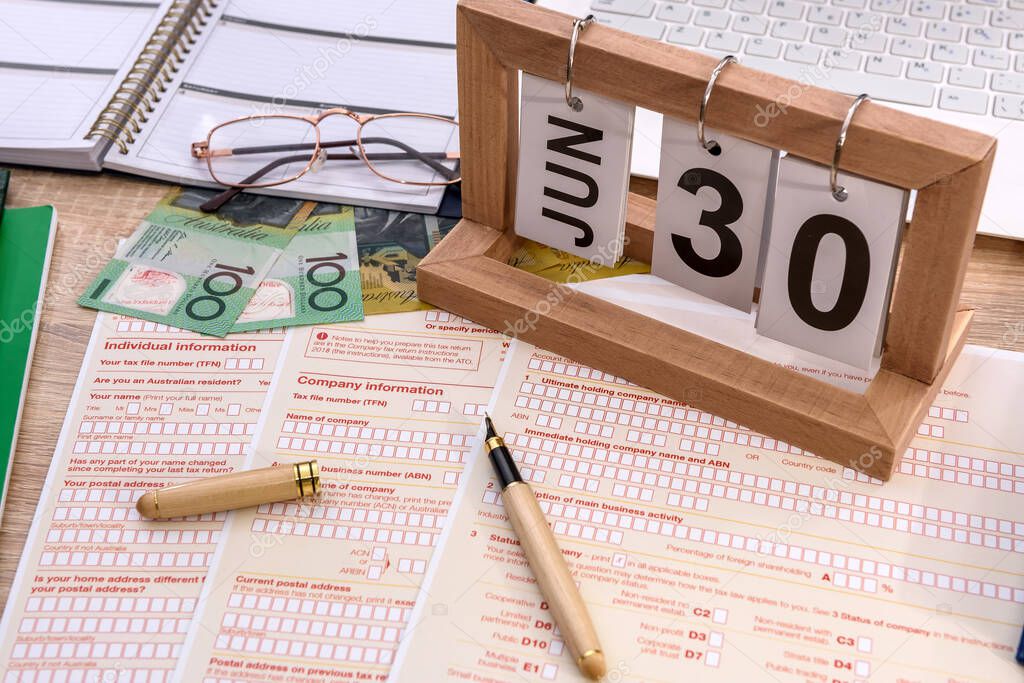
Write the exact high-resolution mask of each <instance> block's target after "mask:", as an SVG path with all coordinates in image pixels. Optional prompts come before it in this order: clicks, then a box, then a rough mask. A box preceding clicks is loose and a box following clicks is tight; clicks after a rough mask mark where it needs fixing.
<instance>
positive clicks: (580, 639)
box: [484, 415, 605, 680]
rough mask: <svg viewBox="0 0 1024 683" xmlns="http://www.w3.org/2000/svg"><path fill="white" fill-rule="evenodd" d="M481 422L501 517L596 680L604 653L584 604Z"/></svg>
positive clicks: (494, 437)
mask: <svg viewBox="0 0 1024 683" xmlns="http://www.w3.org/2000/svg"><path fill="white" fill-rule="evenodd" d="M484 422H485V423H486V425H487V440H486V441H485V442H484V448H485V450H486V451H487V457H489V458H490V460H491V465H493V466H494V472H495V474H496V475H497V477H498V482H499V483H500V485H501V502H502V503H503V504H504V506H505V514H507V515H508V518H509V521H511V522H512V528H513V529H515V532H516V535H517V536H518V537H519V543H520V545H521V546H522V547H523V553H524V554H525V555H526V561H527V562H528V563H529V565H530V569H531V570H532V571H533V574H534V576H535V577H536V578H537V585H538V586H539V587H540V592H541V595H543V596H544V599H545V601H547V603H548V605H549V606H550V608H551V612H552V613H553V614H554V616H555V623H556V624H558V630H559V631H561V632H562V636H563V637H564V639H565V643H566V645H568V646H569V653H570V654H571V655H572V658H573V659H574V660H576V665H577V666H578V667H579V669H580V671H581V672H582V673H583V675H584V676H586V677H587V678H591V679H594V680H597V679H599V678H601V677H602V676H604V674H605V662H604V653H603V652H602V651H601V643H600V642H599V641H598V639H597V632H596V631H595V630H594V624H593V622H591V621H590V614H588V613H587V606H586V605H585V604H584V603H583V597H582V596H581V595H580V591H579V588H577V587H576V582H575V581H573V578H572V574H570V573H569V567H568V565H566V564H565V558H564V557H562V551H561V550H559V548H558V543H557V542H556V541H555V536H554V534H553V533H552V532H551V527H549V526H548V522H547V520H546V519H545V518H544V513H543V512H542V511H541V509H540V506H539V505H538V504H537V498H536V497H535V496H534V495H533V490H532V489H531V488H530V485H529V484H527V483H526V482H525V481H523V478H522V476H520V474H519V469H518V468H517V467H516V463H515V461H513V460H512V454H511V453H510V452H509V450H508V448H507V447H506V446H505V442H504V441H503V440H502V438H501V437H500V436H498V433H497V432H496V431H495V430H494V423H492V422H491V418H490V416H489V415H485V416H484Z"/></svg>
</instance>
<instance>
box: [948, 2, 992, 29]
mask: <svg viewBox="0 0 1024 683" xmlns="http://www.w3.org/2000/svg"><path fill="white" fill-rule="evenodd" d="M949 20H950V21H956V22H959V23H961V24H975V25H980V24H984V23H985V10H983V9H982V8H980V7H969V6H964V5H958V6H957V5H955V6H953V7H950V8H949Z"/></svg>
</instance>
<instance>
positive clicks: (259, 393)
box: [0, 313, 284, 683]
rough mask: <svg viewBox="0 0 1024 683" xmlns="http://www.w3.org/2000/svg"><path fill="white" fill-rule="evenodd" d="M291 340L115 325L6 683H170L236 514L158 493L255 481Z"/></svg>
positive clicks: (85, 383) (51, 476) (87, 378)
mask: <svg viewBox="0 0 1024 683" xmlns="http://www.w3.org/2000/svg"><path fill="white" fill-rule="evenodd" d="M283 340H284V335H283V334H281V333H275V332H267V333H249V334H239V335H233V336H232V338H231V339H230V340H222V339H215V338H212V337H203V336H200V335H198V334H194V333H191V332H183V331H180V330H177V329H175V328H168V327H167V326H166V325H160V324H156V323H151V322H142V321H140V320H135V319H131V318H126V317H122V316H118V315H111V314H106V313H100V314H99V315H98V316H97V319H96V325H95V327H94V328H93V334H92V338H91V340H90V342H89V349H88V351H87V352H86V356H85V360H84V361H83V365H82V370H81V372H80V374H79V377H78V382H77V384H76V389H75V393H74V395H73V396H72V399H71V404H70V405H69V407H68V413H67V417H66V418H65V420H64V427H63V429H62V430H61V434H60V438H59V440H58V442H57V450H56V452H55V453H54V454H53V460H52V463H51V465H50V471H49V473H48V474H47V480H46V483H45V485H44V488H43V492H42V494H41V496H40V499H39V501H40V502H39V507H38V508H37V509H36V515H35V520H34V522H33V525H32V528H31V530H30V531H29V535H28V539H27V540H26V544H25V550H24V553H23V555H22V557H21V563H20V565H19V567H18V573H17V576H16V577H15V580H14V584H13V586H12V587H11V593H10V597H9V598H8V604H7V606H6V609H5V612H4V622H3V624H2V628H0V671H2V672H3V677H2V678H0V680H2V681H3V682H4V683H21V682H25V681H32V682H38V681H95V682H97V683H102V682H104V681H111V682H112V683H113V682H120V681H145V682H147V683H161V682H162V681H165V680H168V679H169V678H170V674H171V672H172V671H173V669H174V665H175V661H176V660H177V657H178V654H179V652H180V650H181V644H182V642H183V641H184V640H185V634H186V631H187V629H188V624H189V621H190V619H191V618H192V614H193V611H194V610H195V606H196V599H197V598H198V597H199V593H200V590H201V589H202V583H203V578H204V577H205V575H206V572H207V568H208V566H209V563H210V559H211V557H212V556H213V553H214V549H215V547H216V544H217V540H218V537H219V536H220V534H221V527H222V525H223V523H224V519H225V517H226V515H225V514H223V513H220V514H211V515H202V516H201V517H188V518H184V519H178V520H171V521H163V522H153V521H147V520H143V519H141V518H140V517H139V515H138V514H137V513H136V512H135V501H136V500H137V499H138V498H139V497H140V496H141V495H142V493H143V492H144V491H145V490H148V489H153V488H158V487H161V486H165V485H169V484H180V483H182V482H185V481H189V480H192V479H198V478H201V477H205V476H209V475H213V474H222V473H226V472H231V471H234V470H235V469H237V468H238V467H240V466H241V464H242V462H243V460H244V458H245V451H246V449H247V448H248V444H249V441H250V439H251V438H252V434H253V432H254V431H255V427H256V423H257V420H258V416H259V412H260V406H261V405H262V403H263V399H264V397H265V396H266V392H267V388H268V387H269V386H270V380H271V377H272V374H273V370H274V363H275V362H276V360H277V356H278V352H279V350H280V348H281V344H282V342H283Z"/></svg>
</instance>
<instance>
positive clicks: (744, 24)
mask: <svg viewBox="0 0 1024 683" xmlns="http://www.w3.org/2000/svg"><path fill="white" fill-rule="evenodd" d="M732 30H733V31H739V32H740V33H750V34H753V35H755V36H763V35H764V34H766V33H768V20H767V19H765V18H764V17H759V16H756V15H753V14H737V15H736V18H735V19H733V22H732Z"/></svg>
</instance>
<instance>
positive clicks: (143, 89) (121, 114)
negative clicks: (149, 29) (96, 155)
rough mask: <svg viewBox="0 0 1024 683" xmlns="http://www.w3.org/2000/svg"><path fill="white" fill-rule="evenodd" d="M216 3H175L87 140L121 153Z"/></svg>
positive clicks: (192, 0) (208, 0) (196, 0)
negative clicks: (99, 140) (104, 143)
mask: <svg viewBox="0 0 1024 683" xmlns="http://www.w3.org/2000/svg"><path fill="white" fill-rule="evenodd" d="M217 2H218V0H175V2H174V3H173V4H172V5H171V7H170V8H169V9H168V10H167V13H166V14H165V15H164V16H163V18H162V19H161V20H160V23H159V24H158V25H157V27H156V29H154V30H153V33H152V34H151V35H150V36H149V40H148V41H147V42H146V45H145V47H144V48H143V49H142V51H141V52H140V53H139V56H138V58H137V59H136V60H135V63H134V64H133V65H132V68H131V69H130V70H129V71H128V74H127V75H126V76H125V78H124V79H123V80H122V81H121V84H120V86H119V87H118V89H117V91H116V92H114V94H113V95H112V96H111V98H110V101H109V102H107V106H106V107H104V108H103V111H101V112H100V114H99V116H97V117H96V121H95V122H93V124H92V127H90V129H89V132H88V133H86V134H85V137H86V138H96V137H99V138H106V139H107V140H110V141H111V143H113V144H115V145H117V148H118V149H119V150H120V152H121V154H127V153H128V145H130V144H131V143H133V142H135V135H137V134H138V133H139V132H140V130H141V125H142V124H143V123H145V122H146V120H147V118H148V116H147V115H148V114H150V113H152V111H153V107H154V106H155V104H156V103H157V102H159V101H160V96H161V95H162V93H163V92H164V91H165V89H166V86H167V84H168V83H169V82H170V81H171V80H172V79H173V78H174V75H175V73H177V71H178V66H179V65H180V64H181V62H182V61H183V60H184V58H185V56H186V55H188V53H189V51H190V50H191V48H192V45H193V44H194V43H195V41H196V38H197V37H198V35H199V31H200V30H201V29H202V27H203V26H205V25H206V22H207V20H208V19H209V17H210V15H211V13H212V11H213V8H214V7H215V6H216V5H217Z"/></svg>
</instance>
